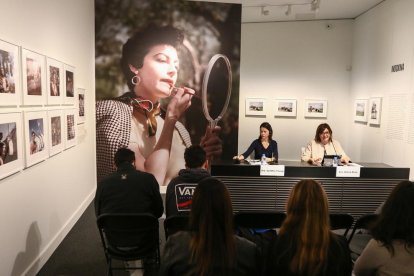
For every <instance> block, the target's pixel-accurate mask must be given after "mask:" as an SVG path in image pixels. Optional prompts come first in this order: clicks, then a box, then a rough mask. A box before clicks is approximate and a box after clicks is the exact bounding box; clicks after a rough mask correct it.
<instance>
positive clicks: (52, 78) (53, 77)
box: [46, 58, 63, 104]
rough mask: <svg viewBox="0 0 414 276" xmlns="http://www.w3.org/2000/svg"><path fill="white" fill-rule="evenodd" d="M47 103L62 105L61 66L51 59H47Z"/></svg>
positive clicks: (58, 62)
mask: <svg viewBox="0 0 414 276" xmlns="http://www.w3.org/2000/svg"><path fill="white" fill-rule="evenodd" d="M46 63H47V64H46V70H47V82H46V83H47V103H48V104H62V102H63V92H62V83H63V82H62V79H63V64H62V63H61V62H60V61H57V60H55V59H52V58H47V61H46Z"/></svg>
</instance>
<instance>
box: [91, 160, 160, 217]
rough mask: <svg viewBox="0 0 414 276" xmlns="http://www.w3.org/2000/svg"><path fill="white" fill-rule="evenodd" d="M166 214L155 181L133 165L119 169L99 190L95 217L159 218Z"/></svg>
mask: <svg viewBox="0 0 414 276" xmlns="http://www.w3.org/2000/svg"><path fill="white" fill-rule="evenodd" d="M163 210H164V208H163V204H162V198H161V195H160V187H159V185H158V182H157V180H156V179H155V177H154V176H153V175H152V174H150V173H146V172H141V171H137V170H136V169H135V167H134V166H133V165H132V164H122V165H120V166H119V168H118V170H117V171H116V172H114V173H112V174H110V175H109V176H107V177H106V178H105V179H103V180H101V181H100V182H99V183H98V187H97V188H96V195H95V212H96V216H99V215H100V214H104V213H151V214H153V215H154V216H156V217H158V218H159V217H160V216H161V215H162V213H163Z"/></svg>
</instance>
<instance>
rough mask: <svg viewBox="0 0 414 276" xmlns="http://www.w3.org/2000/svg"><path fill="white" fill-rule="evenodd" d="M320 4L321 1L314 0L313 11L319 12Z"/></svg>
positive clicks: (312, 3)
mask: <svg viewBox="0 0 414 276" xmlns="http://www.w3.org/2000/svg"><path fill="white" fill-rule="evenodd" d="M319 4H320V0H313V1H312V2H311V10H312V11H319Z"/></svg>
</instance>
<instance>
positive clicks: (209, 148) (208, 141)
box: [200, 126, 223, 159]
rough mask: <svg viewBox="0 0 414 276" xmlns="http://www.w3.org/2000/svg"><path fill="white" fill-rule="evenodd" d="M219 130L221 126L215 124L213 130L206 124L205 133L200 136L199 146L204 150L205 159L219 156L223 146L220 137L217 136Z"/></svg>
mask: <svg viewBox="0 0 414 276" xmlns="http://www.w3.org/2000/svg"><path fill="white" fill-rule="evenodd" d="M220 131H221V127H219V126H216V127H215V128H214V129H213V130H212V129H210V126H207V128H206V134H205V135H204V137H203V138H201V141H200V146H201V147H202V148H203V149H204V151H205V152H206V156H207V159H211V158H213V157H220V156H221V153H222V151H223V146H222V141H221V139H220V138H219V137H218V134H219V133H220Z"/></svg>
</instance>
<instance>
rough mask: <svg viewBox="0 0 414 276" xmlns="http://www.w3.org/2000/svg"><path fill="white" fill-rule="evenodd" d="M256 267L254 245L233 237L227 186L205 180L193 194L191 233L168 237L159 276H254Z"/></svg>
mask: <svg viewBox="0 0 414 276" xmlns="http://www.w3.org/2000/svg"><path fill="white" fill-rule="evenodd" d="M257 264H258V250H257V246H256V245H255V244H254V243H252V242H250V241H248V240H246V239H244V238H241V237H238V236H236V235H234V228H233V208H232V203H231V199H230V194H229V192H228V190H227V188H226V186H225V185H224V184H223V183H222V182H221V181H220V180H218V179H216V178H214V177H207V178H204V179H203V180H201V181H200V182H199V183H198V185H197V188H196V189H195V192H194V196H193V204H192V207H191V212H190V231H180V232H177V233H175V234H174V235H172V236H170V237H169V238H168V240H167V242H166V244H165V249H164V253H163V256H162V259H161V268H160V274H159V275H161V276H162V275H187V276H190V275H194V276H195V275H197V276H205V275H217V276H221V275H223V276H224V275H226V276H227V275H237V276H243V275H256V274H257V271H259V268H258V265H257Z"/></svg>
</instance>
